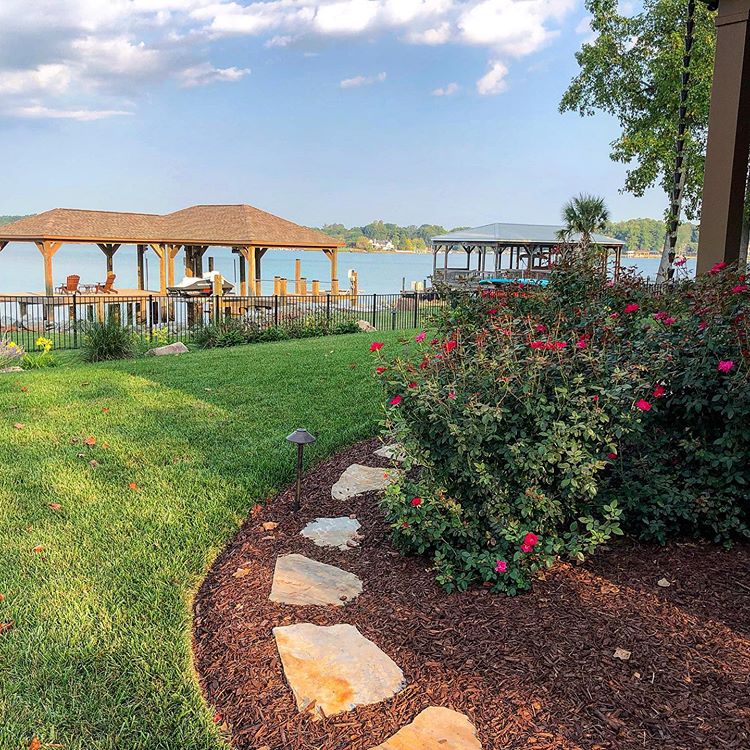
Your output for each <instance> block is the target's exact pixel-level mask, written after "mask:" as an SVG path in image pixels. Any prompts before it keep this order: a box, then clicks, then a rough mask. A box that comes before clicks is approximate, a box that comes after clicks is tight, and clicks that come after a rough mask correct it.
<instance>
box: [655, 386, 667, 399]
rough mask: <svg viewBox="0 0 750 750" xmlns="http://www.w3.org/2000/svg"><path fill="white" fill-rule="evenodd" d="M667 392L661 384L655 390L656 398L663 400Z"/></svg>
mask: <svg viewBox="0 0 750 750" xmlns="http://www.w3.org/2000/svg"><path fill="white" fill-rule="evenodd" d="M666 392H667V389H666V388H665V387H664V386H663V385H661V384H659V385H657V386H656V388H654V398H661V397H662V396H663V395H664V394H665V393H666Z"/></svg>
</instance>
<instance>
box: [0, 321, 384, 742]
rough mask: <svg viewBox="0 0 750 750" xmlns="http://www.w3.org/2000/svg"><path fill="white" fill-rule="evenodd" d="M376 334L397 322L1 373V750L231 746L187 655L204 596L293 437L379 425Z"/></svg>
mask: <svg viewBox="0 0 750 750" xmlns="http://www.w3.org/2000/svg"><path fill="white" fill-rule="evenodd" d="M373 338H377V339H379V340H384V341H386V342H390V341H395V340H396V335H394V334H374V335H373V336H369V335H362V334H358V335H349V336H340V337H330V338H325V339H308V340H303V341H291V342H280V343H275V344H263V345H254V346H248V347H237V348H234V349H225V350H213V351H207V352H191V353H190V354H187V355H184V356H183V357H180V358H174V357H170V358H149V359H144V358H141V359H138V360H133V361H130V362H119V363H112V364H104V365H69V366H66V367H60V368H57V369H51V370H44V371H37V372H27V373H22V374H19V375H4V376H1V377H2V380H0V410H1V412H0V413H1V414H2V420H0V456H1V461H0V593H2V594H3V595H4V597H5V600H4V601H3V602H0V622H4V621H5V622H7V621H14V626H13V628H12V629H11V630H9V631H7V632H4V633H0V748H2V750H15V749H16V748H18V749H19V750H20V749H21V748H23V749H24V750H25V748H27V747H28V745H29V742H30V741H31V739H32V737H33V736H34V735H38V737H39V739H40V740H41V741H42V743H43V746H44V747H46V746H47V744H48V743H60V745H61V746H62V747H63V748H65V750H83V749H84V748H85V749H86V750H92V749H96V750H103V749H104V748H108V749H109V748H112V749H113V750H114V749H115V748H117V749H118V750H140V749H141V748H149V749H150V748H164V749H165V750H166V749H167V748H169V750H197V749H198V748H218V747H221V742H220V741H219V739H218V734H217V732H216V730H215V728H214V725H213V721H212V717H211V714H210V712H209V711H208V710H207V709H206V707H205V706H204V704H203V701H202V699H201V696H200V693H199V690H198V687H197V683H196V680H195V677H194V675H193V672H192V667H191V654H190V600H191V597H192V594H193V592H194V591H195V589H196V588H197V586H198V585H199V583H200V580H201V578H202V576H203V574H204V572H205V570H206V568H207V566H208V565H209V564H210V563H211V561H212V559H213V558H214V556H215V555H216V554H217V552H218V551H219V550H220V549H221V548H222V546H223V545H224V544H225V543H226V541H227V539H228V538H229V537H230V536H231V534H232V533H233V531H234V530H235V529H236V528H237V526H238V525H239V524H240V523H241V521H242V520H243V519H244V517H245V516H246V515H247V513H248V511H249V510H250V508H251V507H252V505H253V504H254V503H256V502H257V501H259V500H262V499H263V498H265V497H267V496H268V495H270V494H272V493H273V492H274V491H275V490H276V489H277V488H279V487H281V486H282V485H284V484H285V483H287V482H289V481H290V480H291V479H292V475H293V464H294V460H293V451H292V449H291V446H288V445H287V444H286V443H285V441H284V437H285V436H286V435H287V434H288V433H289V432H291V431H292V430H293V429H294V428H296V427H298V426H304V427H307V428H308V429H310V430H311V431H312V432H313V433H315V434H316V435H317V436H318V442H317V443H316V444H315V445H314V446H313V447H312V450H311V451H310V454H309V455H310V456H311V457H312V458H318V459H319V458H322V457H323V456H325V455H327V454H330V453H331V452H332V451H334V450H335V449H338V448H341V447H343V446H345V445H347V444H348V443H351V442H353V441H355V440H357V439H359V438H363V437H366V436H368V435H371V434H373V433H374V432H375V430H376V427H377V420H378V417H379V414H380V405H379V404H380V401H379V387H378V385H377V383H376V382H375V380H374V378H372V377H371V373H372V365H371V360H372V355H371V354H370V353H369V342H370V341H371V340H373ZM22 388H27V389H28V390H26V391H23V390H22ZM15 423H21V424H23V425H24V426H23V428H22V429H16V428H15V427H14V424H15ZM90 436H92V437H94V438H95V439H96V445H95V446H93V447H90V446H87V445H85V444H83V440H84V439H86V438H88V437H90ZM105 444H106V445H105ZM91 461H95V462H98V465H93V466H92V465H91V464H90V462H91ZM130 483H135V484H136V485H137V489H135V490H134V489H130V488H129V485H130ZM50 503H60V504H61V505H62V509H61V510H59V511H54V510H51V509H50V508H49V504H50ZM38 545H42V546H43V550H42V551H41V552H34V548H36V547H37V546H38Z"/></svg>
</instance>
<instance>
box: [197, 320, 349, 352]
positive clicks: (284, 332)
mask: <svg viewBox="0 0 750 750" xmlns="http://www.w3.org/2000/svg"><path fill="white" fill-rule="evenodd" d="M358 330H359V328H358V327H357V324H356V322H355V321H339V322H336V323H332V322H330V321H328V320H327V319H326V316H325V315H310V316H307V317H305V318H300V319H298V320H292V321H287V322H284V323H283V324H282V325H279V326H269V327H267V328H261V326H260V325H258V324H257V323H251V322H248V321H245V320H242V319H240V318H226V319H224V320H222V321H220V322H218V323H209V324H207V325H204V326H201V327H200V328H198V329H197V330H196V331H195V332H194V334H193V341H194V342H195V344H196V345H197V346H198V347H200V348H201V349H210V348H213V347H222V346H235V345H237V344H254V343H259V342H264V341H285V340H287V339H303V338H311V337H315V336H328V335H332V334H340V333H353V332H355V331H358Z"/></svg>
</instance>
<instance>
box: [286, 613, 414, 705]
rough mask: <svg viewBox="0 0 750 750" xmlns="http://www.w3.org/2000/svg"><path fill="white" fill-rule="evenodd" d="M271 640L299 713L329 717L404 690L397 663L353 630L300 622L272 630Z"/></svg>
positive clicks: (402, 677) (376, 701)
mask: <svg viewBox="0 0 750 750" xmlns="http://www.w3.org/2000/svg"><path fill="white" fill-rule="evenodd" d="M273 635H274V637H275V638H276V647H277V648H278V650H279V656H280V657H281V663H282V665H283V667H284V675H285V676H286V680H287V682H288V683H289V687H290V688H291V689H292V692H293V693H294V697H295V699H296V701H297V709H298V710H299V711H300V712H304V711H314V712H316V713H322V714H323V715H325V716H334V715H335V714H340V713H343V712H344V711H351V710H352V709H353V708H355V707H356V706H367V705H369V704H371V703H379V702H380V701H384V700H386V699H387V698H390V697H392V696H394V695H395V694H396V693H398V692H399V690H401V689H402V688H403V687H404V684H405V681H404V674H403V672H402V671H401V670H400V669H399V668H398V666H397V665H396V663H395V662H394V661H393V660H392V659H391V658H390V657H389V656H388V655H387V654H385V653H383V652H382V651H381V650H380V649H379V648H378V647H377V646H376V645H375V644H374V643H373V642H372V641H370V640H368V639H367V638H365V637H364V636H363V635H362V634H361V633H360V632H359V630H357V628H355V627H354V626H353V625H345V624H339V625H328V626H321V625H313V624H311V623H308V622H304V623H299V624H297V625H285V626H281V627H276V628H274V629H273Z"/></svg>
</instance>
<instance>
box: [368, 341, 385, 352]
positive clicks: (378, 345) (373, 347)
mask: <svg viewBox="0 0 750 750" xmlns="http://www.w3.org/2000/svg"><path fill="white" fill-rule="evenodd" d="M382 348H383V342H382V341H373V342H372V344H370V351H371V352H376V351H378V349H382Z"/></svg>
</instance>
